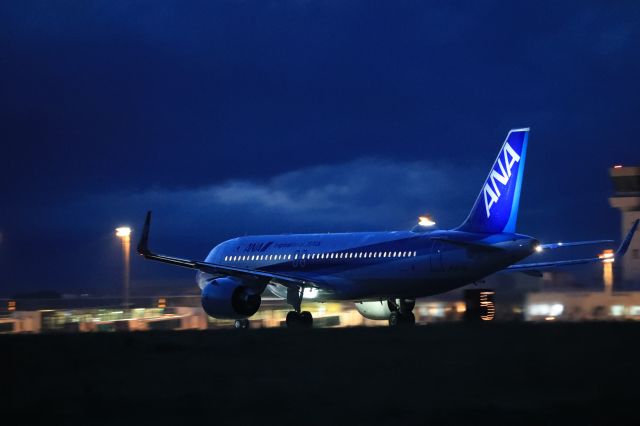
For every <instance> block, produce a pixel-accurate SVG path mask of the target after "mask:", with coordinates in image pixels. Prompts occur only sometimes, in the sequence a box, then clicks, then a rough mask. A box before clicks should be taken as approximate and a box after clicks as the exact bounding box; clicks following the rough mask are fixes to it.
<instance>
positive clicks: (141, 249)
mask: <svg viewBox="0 0 640 426" xmlns="http://www.w3.org/2000/svg"><path fill="white" fill-rule="evenodd" d="M150 227H151V210H149V211H148V212H147V218H146V219H145V221H144V228H142V236H141V237H140V241H139V242H138V253H139V254H141V255H142V256H144V257H147V256H149V255H152V254H153V253H151V250H149V228H150Z"/></svg>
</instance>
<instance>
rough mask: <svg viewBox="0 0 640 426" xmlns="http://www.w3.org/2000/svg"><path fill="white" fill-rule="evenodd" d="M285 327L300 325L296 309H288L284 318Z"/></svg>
mask: <svg viewBox="0 0 640 426" xmlns="http://www.w3.org/2000/svg"><path fill="white" fill-rule="evenodd" d="M286 323H287V327H289V328H293V327H297V326H298V325H300V314H299V313H297V312H296V311H289V313H287V319H286Z"/></svg>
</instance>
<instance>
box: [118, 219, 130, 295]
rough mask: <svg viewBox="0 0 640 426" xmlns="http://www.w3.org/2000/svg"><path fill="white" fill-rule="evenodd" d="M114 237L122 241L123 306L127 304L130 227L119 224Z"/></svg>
mask: <svg viewBox="0 0 640 426" xmlns="http://www.w3.org/2000/svg"><path fill="white" fill-rule="evenodd" d="M116 237H118V238H120V242H121V243H122V261H123V266H124V271H123V275H122V303H123V305H124V307H127V306H129V285H130V269H131V228H129V227H128V226H121V227H119V228H116Z"/></svg>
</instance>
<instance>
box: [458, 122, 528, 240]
mask: <svg viewBox="0 0 640 426" xmlns="http://www.w3.org/2000/svg"><path fill="white" fill-rule="evenodd" d="M528 140H529V128H525V129H513V130H511V131H510V132H509V134H508V135H507V139H506V140H505V141H504V144H503V145H502V148H501V149H500V152H499V153H498V158H496V161H495V162H494V163H493V166H492V167H491V170H490V171H489V176H487V179H486V180H485V182H484V184H483V185H482V189H481V190H480V194H479V195H478V198H477V199H476V202H475V204H474V205H473V208H472V209H471V213H469V216H468V217H467V219H466V220H465V221H464V223H463V224H462V225H460V226H459V227H458V228H457V229H458V230H459V231H466V232H479V233H487V234H495V233H501V232H515V231H516V219H517V218H518V205H519V204H520V189H521V188H522V175H523V172H524V160H525V157H526V155H527V141H528Z"/></svg>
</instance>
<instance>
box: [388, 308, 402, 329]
mask: <svg viewBox="0 0 640 426" xmlns="http://www.w3.org/2000/svg"><path fill="white" fill-rule="evenodd" d="M401 321H402V317H401V316H400V312H398V311H393V312H391V314H390V315H389V326H390V327H397V326H398V325H400V322H401Z"/></svg>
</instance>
